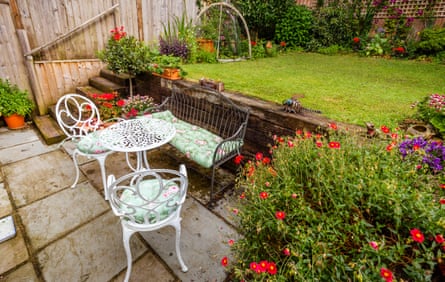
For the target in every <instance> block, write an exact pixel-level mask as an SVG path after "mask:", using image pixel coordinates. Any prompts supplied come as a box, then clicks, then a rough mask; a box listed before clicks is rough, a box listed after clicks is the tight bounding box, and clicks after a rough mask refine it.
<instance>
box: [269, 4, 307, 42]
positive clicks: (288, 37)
mask: <svg viewBox="0 0 445 282" xmlns="http://www.w3.org/2000/svg"><path fill="white" fill-rule="evenodd" d="M312 22H313V18H312V12H311V11H310V10H309V9H308V8H307V7H306V6H303V5H295V6H292V7H290V8H289V9H288V10H287V12H286V13H285V14H284V15H283V17H282V18H280V19H279V20H278V22H277V25H276V28H275V39H276V41H277V42H281V41H283V42H286V45H287V46H289V47H295V46H302V47H304V46H306V43H307V42H308V41H309V40H310V38H311V29H312Z"/></svg>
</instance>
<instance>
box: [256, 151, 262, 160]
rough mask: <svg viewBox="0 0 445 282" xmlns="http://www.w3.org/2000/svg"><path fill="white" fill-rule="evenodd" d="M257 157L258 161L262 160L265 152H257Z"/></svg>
mask: <svg viewBox="0 0 445 282" xmlns="http://www.w3.org/2000/svg"><path fill="white" fill-rule="evenodd" d="M255 159H256V160H257V161H261V160H262V159H263V154H262V153H256V155H255Z"/></svg>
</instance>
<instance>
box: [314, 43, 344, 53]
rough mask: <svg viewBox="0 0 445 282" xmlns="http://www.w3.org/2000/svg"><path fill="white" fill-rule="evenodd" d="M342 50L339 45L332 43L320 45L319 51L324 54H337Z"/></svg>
mask: <svg viewBox="0 0 445 282" xmlns="http://www.w3.org/2000/svg"><path fill="white" fill-rule="evenodd" d="M340 50H341V48H340V47H339V46H338V45H331V46H329V47H320V48H318V50H317V52H318V53H320V54H324V55H336V54H338V52H339V51H340Z"/></svg>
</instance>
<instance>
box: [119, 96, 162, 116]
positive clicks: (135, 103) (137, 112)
mask: <svg viewBox="0 0 445 282" xmlns="http://www.w3.org/2000/svg"><path fill="white" fill-rule="evenodd" d="M123 104H124V105H123V107H122V116H123V118H126V119H132V118H136V117H138V116H144V115H147V114H151V113H153V112H154V111H155V110H156V108H157V106H158V105H157V104H156V103H155V102H154V100H153V98H152V97H150V96H141V95H135V96H133V97H131V98H128V99H126V100H124V103H123Z"/></svg>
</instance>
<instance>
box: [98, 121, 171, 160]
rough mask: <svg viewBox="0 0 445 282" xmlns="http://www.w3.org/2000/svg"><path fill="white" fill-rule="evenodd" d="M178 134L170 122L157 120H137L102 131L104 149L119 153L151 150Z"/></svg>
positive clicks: (122, 122)
mask: <svg viewBox="0 0 445 282" xmlns="http://www.w3.org/2000/svg"><path fill="white" fill-rule="evenodd" d="M175 134H176V129H175V127H174V126H173V124H171V123H170V122H167V121H164V120H160V119H156V118H137V119H129V120H124V121H120V122H118V123H115V124H113V125H111V126H110V127H107V128H105V129H103V130H101V133H100V140H101V143H102V145H103V146H104V147H106V148H108V149H110V150H112V151H118V152H138V151H145V150H150V149H153V148H156V147H159V146H161V145H164V144H165V143H168V142H169V141H170V140H171V139H172V138H173V137H174V136H175Z"/></svg>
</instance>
